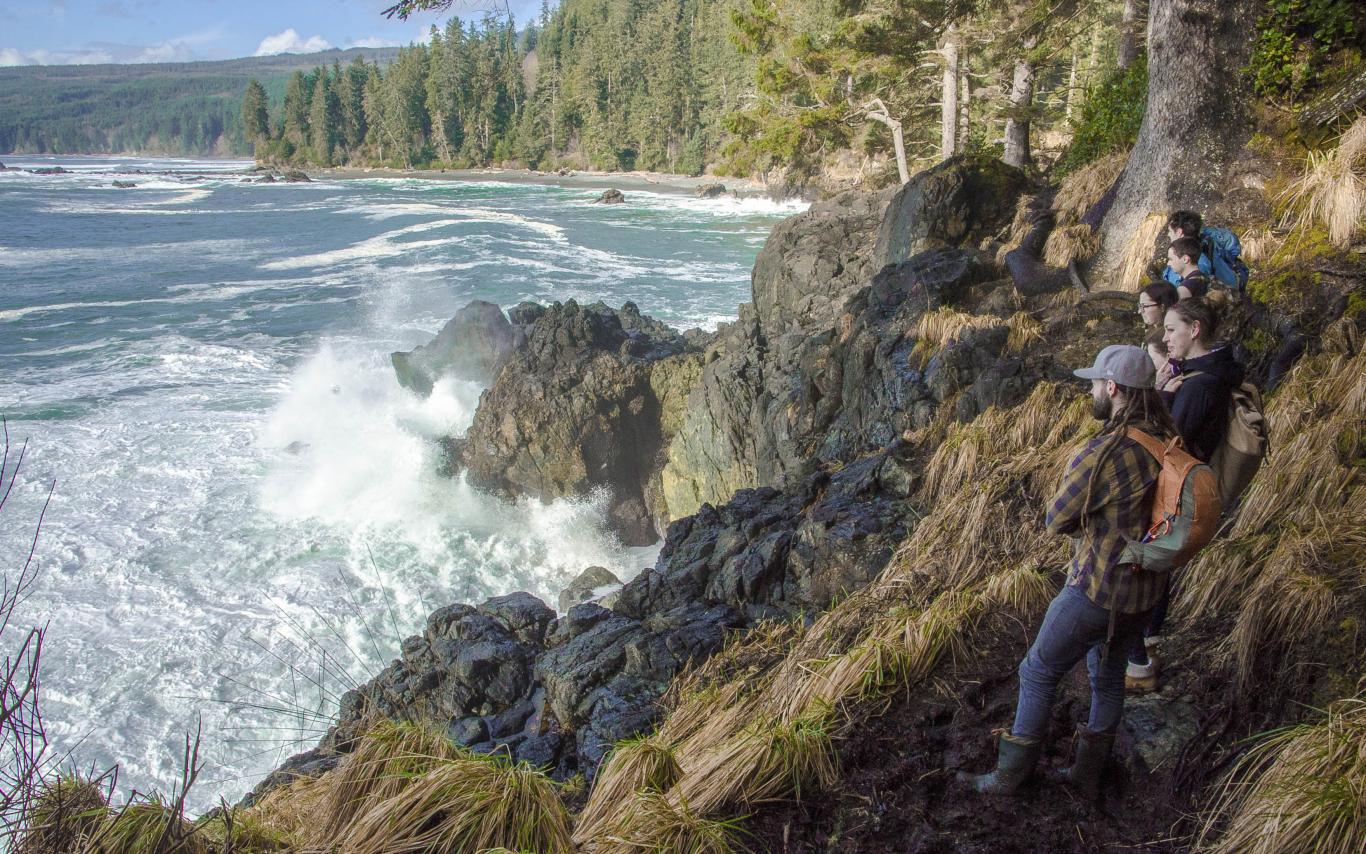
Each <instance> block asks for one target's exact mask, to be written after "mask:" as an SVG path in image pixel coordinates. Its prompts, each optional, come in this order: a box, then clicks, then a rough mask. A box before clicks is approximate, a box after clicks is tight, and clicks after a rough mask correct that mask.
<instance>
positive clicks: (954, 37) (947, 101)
mask: <svg viewBox="0 0 1366 854" xmlns="http://www.w3.org/2000/svg"><path fill="white" fill-rule="evenodd" d="M942 53H943V54H944V82H943V92H942V93H941V95H940V104H939V115H940V133H939V151H940V159H941V160H948V159H949V158H950V157H952V156H953V155H954V154H955V153H956V151H957V148H958V34H957V33H955V32H954V29H953V27H952V26H950V27H949V29H948V32H946V33H945V34H944V49H943V51H942Z"/></svg>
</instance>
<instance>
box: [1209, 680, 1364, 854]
mask: <svg viewBox="0 0 1366 854" xmlns="http://www.w3.org/2000/svg"><path fill="white" fill-rule="evenodd" d="M1221 827H1222V828H1223V832H1222V833H1219V832H1218V831H1219V828H1221ZM1198 848H1199V849H1200V850H1204V851H1210V852H1218V854H1235V852H1236V853H1237V854H1274V853H1276V852H1283V851H1304V852H1310V851H1312V852H1323V854H1356V852H1360V851H1364V850H1366V696H1362V695H1358V696H1356V697H1354V698H1351V699H1345V700H1339V701H1337V702H1336V703H1333V704H1332V705H1331V706H1329V707H1328V710H1327V712H1326V713H1325V714H1324V717H1323V720H1322V721H1320V722H1317V723H1309V724H1302V725H1300V726H1293V727H1287V728H1285V729H1282V730H1278V731H1275V732H1272V733H1269V734H1267V736H1265V737H1263V738H1262V740H1261V741H1260V742H1259V743H1258V744H1257V745H1256V746H1254V747H1253V748H1252V749H1251V750H1249V751H1248V752H1247V753H1246V754H1244V755H1243V756H1242V758H1241V759H1239V761H1238V763H1237V765H1236V766H1235V767H1234V768H1233V771H1232V772H1231V773H1230V774H1229V776H1228V777H1227V778H1226V779H1225V781H1224V784H1223V786H1222V788H1221V789H1220V791H1219V794H1218V797H1217V798H1216V800H1215V806H1214V809H1213V810H1212V811H1211V813H1210V815H1209V816H1208V817H1207V819H1206V821H1205V825H1204V828H1203V832H1202V833H1201V837H1200V843H1199V845H1198Z"/></svg>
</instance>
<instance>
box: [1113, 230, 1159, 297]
mask: <svg viewBox="0 0 1366 854" xmlns="http://www.w3.org/2000/svg"><path fill="white" fill-rule="evenodd" d="M1166 229H1167V216H1166V214H1149V215H1148V217H1147V218H1146V219H1144V220H1143V222H1142V224H1140V225H1139V227H1138V228H1137V229H1136V230H1135V231H1134V233H1133V235H1132V236H1131V237H1130V238H1129V242H1128V244H1127V245H1125V247H1124V253H1123V255H1121V256H1120V262H1119V269H1118V274H1119V281H1118V282H1116V283H1115V289H1116V290H1121V291H1129V292H1131V293H1137V292H1138V291H1139V289H1140V288H1142V287H1143V286H1144V285H1146V284H1147V283H1148V281H1149V278H1150V275H1149V272H1148V266H1149V265H1150V264H1152V262H1153V260H1154V258H1155V256H1154V254H1153V253H1154V249H1155V248H1156V247H1157V239H1158V235H1162V234H1165V233H1166Z"/></svg>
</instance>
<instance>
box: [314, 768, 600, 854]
mask: <svg viewBox="0 0 1366 854" xmlns="http://www.w3.org/2000/svg"><path fill="white" fill-rule="evenodd" d="M332 844H333V845H335V847H336V848H337V850H339V851H341V852H344V854H419V852H421V854H464V852H468V851H482V850H484V849H487V848H500V847H501V848H510V849H513V850H515V851H536V852H541V854H567V852H570V851H572V850H573V846H572V845H571V844H570V841H569V816H568V814H567V813H566V812H565V809H564V805H563V804H561V803H560V799H559V795H558V792H557V788H556V786H555V783H554V782H553V781H551V780H550V778H548V777H546V776H545V775H544V774H542V773H541V772H539V771H537V770H536V769H534V768H532V767H531V766H529V765H527V764H525V763H521V762H518V763H513V762H510V761H507V760H504V759H500V758H495V757H488V756H475V755H473V754H468V753H466V754H464V755H462V756H461V758H459V759H454V760H443V761H440V762H438V763H437V764H436V766H435V767H434V768H432V769H431V770H429V771H427V772H426V773H425V774H423V775H422V776H421V777H418V778H416V779H414V780H412V781H411V782H409V783H408V785H406V786H404V787H403V788H402V789H400V790H399V791H398V792H397V793H396V794H394V795H392V796H391V797H388V798H378V797H373V798H370V799H368V800H367V801H366V803H365V804H364V809H363V811H362V812H361V813H360V814H359V815H357V816H356V818H355V820H354V821H352V822H351V824H350V825H349V826H348V827H347V830H346V833H345V834H344V835H342V836H341V837H340V838H339V839H337V840H336V841H335V842H334V843H332ZM319 847H321V848H323V849H324V850H328V847H327V846H326V845H322V846H319Z"/></svg>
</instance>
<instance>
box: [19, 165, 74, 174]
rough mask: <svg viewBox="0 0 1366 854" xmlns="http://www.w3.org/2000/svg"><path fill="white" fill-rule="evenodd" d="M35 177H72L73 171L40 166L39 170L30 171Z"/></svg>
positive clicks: (57, 167) (58, 167)
mask: <svg viewBox="0 0 1366 854" xmlns="http://www.w3.org/2000/svg"><path fill="white" fill-rule="evenodd" d="M28 171H29V172H31V173H33V174H34V175H70V174H71V170H70V169H65V168H63V167H61V166H39V167H38V168H37V169H30V170H28Z"/></svg>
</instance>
